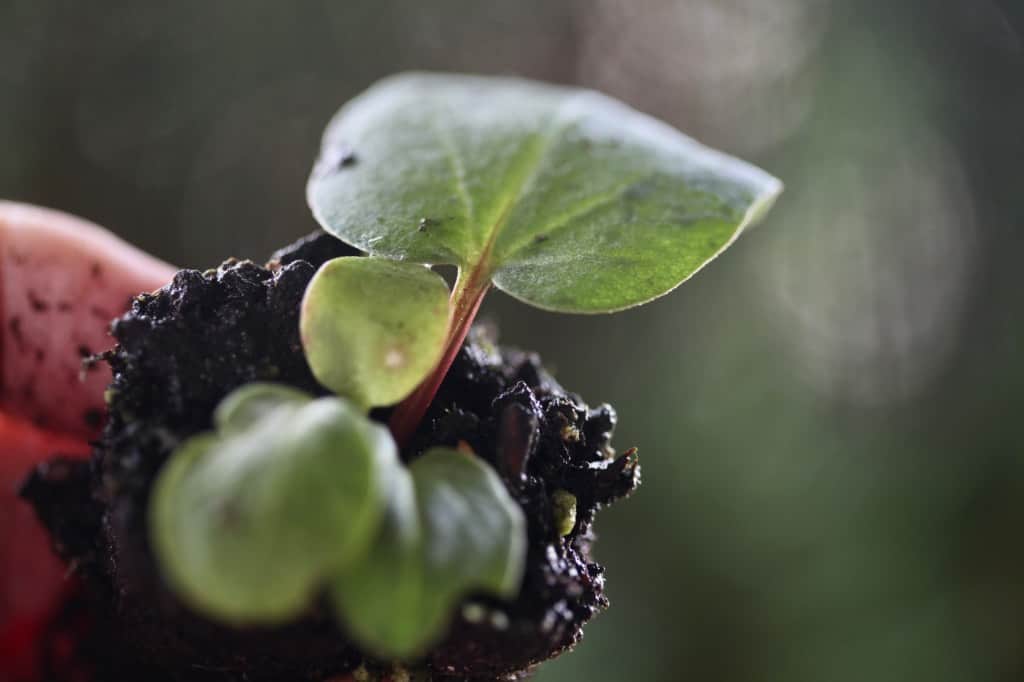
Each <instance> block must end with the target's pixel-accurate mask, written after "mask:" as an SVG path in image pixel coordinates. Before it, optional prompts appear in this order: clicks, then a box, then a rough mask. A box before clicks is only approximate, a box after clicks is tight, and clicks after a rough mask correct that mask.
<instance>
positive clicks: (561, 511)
mask: <svg viewBox="0 0 1024 682" xmlns="http://www.w3.org/2000/svg"><path fill="white" fill-rule="evenodd" d="M551 516H552V518H553V519H554V521H555V529H556V530H557V531H558V534H559V535H560V536H562V537H565V536H566V535H568V534H569V533H571V532H572V529H573V528H575V527H576V496H575V495H573V494H572V493H571V492H569V491H568V490H562V489H559V490H556V491H555V492H554V493H553V494H552V495H551Z"/></svg>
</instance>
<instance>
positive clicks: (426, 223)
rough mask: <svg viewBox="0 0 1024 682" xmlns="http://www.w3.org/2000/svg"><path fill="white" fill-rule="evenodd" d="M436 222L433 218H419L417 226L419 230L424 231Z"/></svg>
mask: <svg viewBox="0 0 1024 682" xmlns="http://www.w3.org/2000/svg"><path fill="white" fill-rule="evenodd" d="M437 224H438V221H436V220H434V219H433V218H420V222H419V227H418V228H417V229H418V230H419V231H420V232H426V231H427V230H429V229H430V228H432V227H434V226H435V225H437Z"/></svg>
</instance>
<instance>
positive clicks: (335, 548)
mask: <svg viewBox="0 0 1024 682" xmlns="http://www.w3.org/2000/svg"><path fill="white" fill-rule="evenodd" d="M214 422H215V425H216V430H215V431H211V432H208V433H203V434H200V435H198V436H195V437H194V438H192V439H190V440H188V441H186V442H185V443H184V444H183V445H182V446H181V447H180V448H179V449H178V450H177V451H176V452H175V453H174V454H173V455H172V456H171V458H170V459H169V460H168V462H167V463H166V464H165V465H164V468H163V469H162V470H161V471H160V473H159V475H158V477H157V481H156V484H155V486H154V489H153V495H152V497H151V500H150V510H149V523H150V539H151V542H152V545H153V549H154V551H155V554H156V557H157V559H158V560H159V563H160V566H161V568H162V569H163V573H164V575H165V577H166V578H167V580H168V582H169V583H170V584H171V586H172V587H174V588H175V589H176V591H177V593H178V594H179V595H180V596H181V597H182V598H183V599H184V600H185V601H186V602H187V603H188V604H189V605H190V606H192V607H193V608H195V609H197V610H199V611H200V612H202V613H205V614H209V615H210V616H212V617H215V618H217V619H218V620H221V621H224V622H227V623H231V624H235V625H272V624H276V623H282V622H287V621H288V620H290V619H292V618H295V617H297V616H298V615H300V614H301V613H303V612H304V611H305V610H307V609H308V608H310V606H311V605H312V604H313V602H314V601H315V600H316V599H317V597H318V596H319V595H321V594H324V593H326V594H328V595H329V596H330V598H331V602H332V603H333V604H334V606H335V609H336V611H337V615H338V618H339V619H340V620H342V621H344V623H345V624H346V625H347V629H348V631H349V633H350V634H351V636H352V637H353V638H354V639H355V640H356V641H358V642H359V643H361V644H362V645H363V646H365V647H366V649H367V650H368V651H373V652H375V653H376V654H377V655H379V656H381V657H384V658H387V659H402V660H411V659H414V658H415V657H417V656H419V655H422V654H423V653H424V652H425V651H426V649H427V647H428V646H429V645H430V644H433V643H434V642H436V641H437V640H438V639H439V638H440V637H441V636H442V635H443V634H444V631H445V628H446V627H447V625H448V622H449V620H450V618H451V615H452V612H453V610H454V609H455V608H456V607H457V606H458V604H459V602H460V600H462V599H463V598H464V597H465V596H466V595H468V594H470V593H489V594H493V595H495V596H498V597H504V598H512V597H514V596H515V595H516V593H517V592H518V590H519V586H520V583H521V582H522V576H523V569H524V564H525V561H526V521H525V519H524V518H523V512H522V510H521V509H520V507H519V505H518V504H517V503H516V501H515V500H514V499H512V496H511V495H510V494H509V493H508V491H507V490H506V488H505V485H504V483H502V481H501V478H500V477H499V476H498V474H497V473H495V471H494V470H493V469H492V468H491V467H490V465H488V464H487V463H486V462H485V461H484V460H483V459H481V458H479V457H476V456H474V455H467V454H466V453H464V452H460V451H457V450H453V449H448V448H432V449H431V450H429V451H428V452H427V453H426V454H424V455H423V456H421V457H419V458H417V459H416V460H415V461H413V462H412V464H410V465H409V466H408V467H405V466H403V465H402V464H401V463H400V462H399V460H398V448H397V446H396V445H395V442H394V440H393V439H392V437H391V434H390V433H388V430H387V429H386V428H384V427H383V426H382V425H380V424H377V423H376V422H374V421H372V420H370V419H369V417H367V416H366V415H365V414H363V413H362V411H361V410H360V409H357V408H356V407H355V406H354V405H352V404H351V403H350V402H349V401H347V400H345V399H343V398H339V397H335V396H331V397H326V398H318V399H314V398H313V397H312V396H309V395H306V394H305V393H303V392H302V391H298V390H296V389H293V388H289V387H287V386H280V385H276V384H262V383H253V384H248V385H246V386H243V387H242V388H239V389H237V390H236V391H234V392H233V393H231V394H229V395H228V396H227V397H226V398H225V399H224V400H223V401H222V402H221V404H220V405H219V406H218V407H217V409H216V411H215V413H214Z"/></svg>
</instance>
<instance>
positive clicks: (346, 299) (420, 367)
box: [300, 258, 449, 407]
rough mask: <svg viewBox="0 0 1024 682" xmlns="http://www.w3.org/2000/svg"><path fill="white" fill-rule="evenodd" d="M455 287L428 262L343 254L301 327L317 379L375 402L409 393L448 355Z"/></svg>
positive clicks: (329, 266) (315, 291) (320, 282)
mask: <svg viewBox="0 0 1024 682" xmlns="http://www.w3.org/2000/svg"><path fill="white" fill-rule="evenodd" d="M448 317H449V315H448V285H447V284H445V281H444V279H442V278H441V276H440V275H438V274H437V273H435V272H433V271H432V270H429V269H428V268H425V267H423V266H421V265H415V264H412V263H401V262H397V261H392V260H385V259H382V258H336V259H334V260H332V261H330V262H328V263H325V264H324V266H323V267H322V268H320V270H318V271H317V273H316V275H315V276H314V277H313V280H312V281H311V282H310V283H309V286H308V287H307V288H306V293H305V296H304V297H303V300H302V314H301V317H300V331H301V337H302V344H303V347H304V348H305V351H306V359H307V360H308V361H309V366H310V368H311V369H312V370H313V375H314V376H315V377H316V378H317V380H318V381H319V382H320V383H321V384H323V385H324V386H326V387H327V388H329V389H331V390H332V391H334V392H335V393H337V394H338V395H343V396H345V397H347V398H349V399H351V400H353V401H354V402H356V403H358V404H360V405H363V406H366V407H370V406H373V405H390V404H391V403H394V402H397V401H399V400H401V399H402V398H404V397H405V396H406V395H408V393H409V392H410V391H412V390H413V389H414V388H416V385H417V384H418V383H419V382H420V381H421V380H422V379H423V377H424V376H426V375H427V373H428V372H430V370H431V369H432V368H433V367H434V366H435V365H436V364H437V363H438V361H439V360H440V359H441V353H442V352H443V351H444V341H445V332H446V331H447V329H448Z"/></svg>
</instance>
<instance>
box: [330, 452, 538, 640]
mask: <svg viewBox="0 0 1024 682" xmlns="http://www.w3.org/2000/svg"><path fill="white" fill-rule="evenodd" d="M398 480H399V481H400V483H398V484H396V487H395V488H394V490H393V492H394V494H393V495H392V498H391V502H390V505H389V508H388V513H387V515H386V517H385V521H384V523H383V524H382V527H381V532H380V534H379V535H378V539H377V541H376V542H375V543H374V546H373V549H372V550H371V552H370V554H369V555H368V556H367V557H366V558H365V559H363V560H362V561H360V562H359V563H358V564H354V565H353V566H352V567H350V568H349V569H348V570H347V571H344V572H342V573H341V574H340V576H339V577H338V579H337V580H335V582H334V588H333V591H332V594H333V596H334V600H335V603H336V604H337V605H338V609H339V611H340V612H341V614H342V616H343V618H344V620H345V622H346V624H347V627H348V631H349V632H350V633H351V634H352V635H353V636H354V637H356V638H358V639H359V641H361V642H362V643H363V645H364V646H365V647H367V648H368V649H370V650H371V651H373V652H374V653H375V654H377V655H378V656H382V657H394V658H405V659H408V658H412V657H415V656H416V655H418V654H421V653H422V652H423V651H425V650H426V648H427V647H428V646H430V644H432V643H433V642H434V641H435V640H436V639H437V638H438V637H440V636H442V635H443V634H444V629H445V627H446V625H447V623H448V621H449V619H450V617H451V611H452V609H453V608H454V607H455V606H456V605H457V604H458V602H459V600H460V599H461V598H462V597H464V596H465V595H466V594H467V593H469V592H472V591H485V592H490V593H493V594H496V595H499V596H504V597H512V596H514V595H515V594H516V592H517V591H518V589H519V583H520V581H521V579H522V571H523V564H524V561H525V558H526V526H525V521H524V519H523V515H522V511H521V510H520V508H519V506H518V504H516V502H515V501H514V500H513V499H512V498H511V497H510V496H509V494H508V491H507V490H506V489H505V486H504V485H503V484H502V482H501V480H500V479H499V478H498V476H497V474H495V473H494V471H493V470H492V469H491V468H490V467H489V466H488V465H487V464H486V463H485V462H484V461H483V460H481V459H479V458H478V457H475V456H473V455H467V454H465V453H462V452H457V451H455V450H450V449H446V448H434V449H432V450H430V451H429V452H427V453H426V454H425V455H423V456H422V457H421V458H419V459H417V460H416V461H414V462H413V464H412V466H411V467H410V468H409V471H408V473H406V474H405V476H404V477H402V476H400V477H399V479H398Z"/></svg>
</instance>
